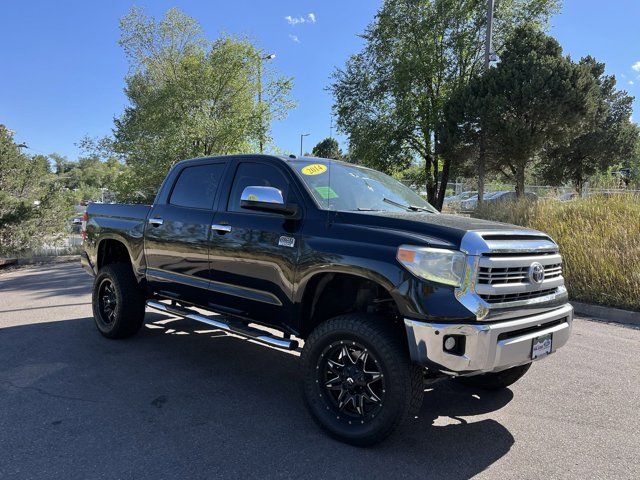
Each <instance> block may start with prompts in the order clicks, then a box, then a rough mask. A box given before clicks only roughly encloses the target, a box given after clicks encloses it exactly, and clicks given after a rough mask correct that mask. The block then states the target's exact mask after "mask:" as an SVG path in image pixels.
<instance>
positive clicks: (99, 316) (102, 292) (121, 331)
mask: <svg viewBox="0 0 640 480" xmlns="http://www.w3.org/2000/svg"><path fill="white" fill-rule="evenodd" d="M106 297H113V298H114V300H115V304H113V308H112V309H108V310H107V311H108V312H109V313H110V314H111V315H109V314H107V313H106V312H105V308H104V306H105V300H104V299H105V298H106ZM101 302H102V303H101ZM92 305H93V318H94V320H95V324H96V327H97V328H98V331H99V332H100V333H101V334H102V335H104V336H105V337H107V338H127V337H130V336H132V335H135V334H136V333H138V331H139V330H140V328H141V327H142V324H143V323H144V311H145V295H144V292H143V290H142V289H141V288H140V286H139V285H138V282H137V281H136V279H135V277H134V275H133V270H132V269H131V265H128V264H126V263H114V264H110V265H106V266H105V267H103V268H101V269H100V271H99V272H98V275H96V278H95V280H94V282H93V294H92Z"/></svg>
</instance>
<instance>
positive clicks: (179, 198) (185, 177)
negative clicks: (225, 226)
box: [169, 163, 225, 210]
mask: <svg viewBox="0 0 640 480" xmlns="http://www.w3.org/2000/svg"><path fill="white" fill-rule="evenodd" d="M224 167H225V164H224V163H212V164H208V165H197V166H194V167H187V168H185V169H184V170H182V172H181V173H180V176H179V177H178V180H177V181H176V184H175V186H174V187H173V192H171V198H170V200H169V203H170V204H171V205H177V206H180V207H189V208H202V209H209V210H210V209H212V208H213V202H214V200H215V197H216V192H217V191H218V186H219V185H220V181H221V179H222V174H223V172H224Z"/></svg>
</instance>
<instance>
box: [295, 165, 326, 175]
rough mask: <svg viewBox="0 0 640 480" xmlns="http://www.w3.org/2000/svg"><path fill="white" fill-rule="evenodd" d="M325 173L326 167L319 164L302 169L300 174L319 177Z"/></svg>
mask: <svg viewBox="0 0 640 480" xmlns="http://www.w3.org/2000/svg"><path fill="white" fill-rule="evenodd" d="M326 171H327V166H326V165H323V164H321V163H312V164H311V165H307V166H306V167H304V168H303V169H302V170H301V172H302V173H303V174H304V175H320V174H321V173H324V172H326Z"/></svg>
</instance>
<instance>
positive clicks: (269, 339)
mask: <svg viewBox="0 0 640 480" xmlns="http://www.w3.org/2000/svg"><path fill="white" fill-rule="evenodd" d="M147 306H148V307H150V308H153V309H155V310H159V311H161V312H166V313H169V314H171V315H176V316H178V317H182V318H188V319H190V320H195V321H196V322H201V323H206V324H207V325H210V326H212V327H214V328H218V329H220V330H224V331H225V332H230V333H233V334H236V335H240V336H242V337H245V338H250V339H251V340H256V341H258V342H261V343H264V344H266V345H269V346H271V347H277V348H284V349H285V350H295V349H296V348H298V342H297V341H295V340H291V339H288V338H280V337H273V336H271V335H269V334H268V333H267V332H265V331H263V330H259V329H257V328H251V327H249V326H246V325H240V324H234V323H231V322H228V321H220V320H214V319H213V318H211V317H206V316H204V315H201V314H199V313H197V312H194V311H193V310H190V309H188V308H185V307H178V306H177V305H176V306H174V305H167V304H166V303H162V302H159V301H157V300H147Z"/></svg>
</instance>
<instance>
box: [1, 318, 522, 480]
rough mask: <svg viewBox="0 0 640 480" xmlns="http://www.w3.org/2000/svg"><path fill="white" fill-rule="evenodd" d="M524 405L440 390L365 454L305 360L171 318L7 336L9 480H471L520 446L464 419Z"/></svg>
mask: <svg viewBox="0 0 640 480" xmlns="http://www.w3.org/2000/svg"><path fill="white" fill-rule="evenodd" d="M205 328H206V327H205ZM511 398H512V394H511V392H510V391H508V390H507V391H504V392H501V393H498V394H490V395H489V394H486V393H479V392H474V391H472V390H468V389H466V388H464V387H462V386H459V385H458V384H456V383H455V382H449V381H445V382H441V383H438V384H434V385H433V388H430V389H429V390H428V391H427V392H426V394H425V402H424V405H423V408H422V410H421V414H420V416H419V418H418V419H416V420H415V421H414V422H412V423H411V424H410V425H408V426H406V427H405V428H404V429H403V430H402V431H401V432H399V433H398V434H396V435H394V436H392V437H391V438H389V439H388V440H387V441H386V442H384V443H383V444H381V445H378V446H376V447H372V448H368V449H359V448H355V447H351V446H348V445H344V444H342V443H339V442H336V441H334V440H332V439H330V438H328V437H327V436H326V435H324V434H323V433H322V432H321V431H320V430H319V429H318V428H317V427H316V425H315V424H314V423H313V421H312V420H311V418H310V417H309V416H308V414H307V413H306V411H305V409H304V405H303V402H302V400H301V398H300V393H299V389H298V369H297V357H296V356H294V355H290V354H286V353H281V352H278V351H275V350H272V349H269V348H266V347H261V346H256V345H251V344H250V343H248V342H245V341H242V340H238V339H234V338H230V337H227V336H224V335H221V334H220V332H216V331H213V330H209V331H206V330H205V329H204V328H202V326H200V325H199V324H195V323H191V322H190V321H188V320H173V319H170V318H169V317H164V316H162V315H159V314H148V315H147V327H145V328H143V330H142V331H141V332H140V334H139V335H138V336H136V337H134V338H132V339H129V340H124V341H110V340H106V339H104V338H102V337H101V336H100V335H99V334H98V333H97V331H96V329H95V327H94V326H93V320H92V319H90V318H82V319H77V320H69V321H59V322H52V323H45V324H33V325H26V326H18V327H11V328H5V329H2V330H0V405H2V408H0V452H1V453H0V460H1V461H0V477H2V478H27V477H29V478H45V477H46V478H66V479H71V478H82V479H86V478H96V477H104V478H136V479H139V478H183V477H189V478H216V477H232V478H255V477H263V478H292V477H305V478H347V477H348V478H368V479H371V478H383V477H387V478H400V477H402V478H469V477H471V476H473V475H475V474H477V473H479V472H481V471H482V470H484V469H485V468H487V467H488V466H489V465H491V464H492V463H493V462H495V461H497V460H498V459H500V458H501V457H502V456H503V455H505V454H506V453H507V452H508V451H509V449H510V448H511V445H513V443H514V439H513V437H512V435H511V434H510V433H509V431H508V430H507V429H505V428H504V427H503V426H502V425H500V424H499V423H498V422H496V421H493V420H488V419H484V420H479V421H472V422H469V423H466V422H465V421H464V420H463V419H461V418H459V417H461V416H473V415H478V414H482V413H488V412H491V411H494V410H497V409H499V408H501V407H503V406H504V405H506V404H507V403H508V402H509V401H510V400H511ZM434 422H435V425H434Z"/></svg>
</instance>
